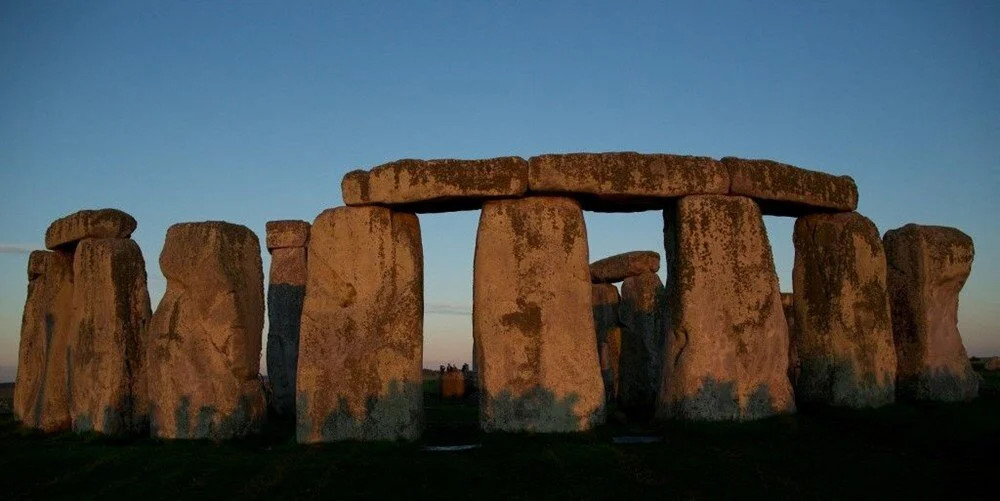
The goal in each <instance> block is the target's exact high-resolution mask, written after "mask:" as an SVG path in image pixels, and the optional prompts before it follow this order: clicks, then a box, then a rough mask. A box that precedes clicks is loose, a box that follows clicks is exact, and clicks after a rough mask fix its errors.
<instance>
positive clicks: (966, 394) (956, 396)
mask: <svg viewBox="0 0 1000 501" xmlns="http://www.w3.org/2000/svg"><path fill="white" fill-rule="evenodd" d="M979 378H980V376H979V375H978V374H976V372H975V371H974V370H973V369H972V368H971V367H970V368H969V369H968V370H967V371H966V373H965V374H956V373H954V372H953V371H951V370H949V369H947V368H943V367H939V368H935V369H928V370H924V371H923V372H921V373H920V374H919V375H918V376H916V377H909V378H900V379H899V380H897V381H896V388H897V392H898V394H899V397H900V398H901V399H908V400H933V401H938V402H967V401H970V400H973V399H975V398H976V397H977V396H978V395H979Z"/></svg>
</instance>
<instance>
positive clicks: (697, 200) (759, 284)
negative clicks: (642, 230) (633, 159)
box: [657, 195, 795, 420]
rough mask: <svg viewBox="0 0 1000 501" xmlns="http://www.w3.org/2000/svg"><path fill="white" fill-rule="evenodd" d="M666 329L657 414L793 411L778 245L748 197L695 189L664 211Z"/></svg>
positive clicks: (745, 415) (740, 416) (741, 416)
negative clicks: (774, 252) (774, 247)
mask: <svg viewBox="0 0 1000 501" xmlns="http://www.w3.org/2000/svg"><path fill="white" fill-rule="evenodd" d="M664 244H665V250H666V258H667V259H666V261H667V286H666V298H667V300H666V302H667V313H666V322H667V329H666V332H667V338H666V341H665V348H664V359H663V373H662V383H661V385H660V394H659V398H658V400H657V417H659V418H661V419H662V418H684V419H695V420H726V419H733V420H747V419H756V418H762V417H766V416H770V415H773V414H778V413H785V412H792V411H793V410H794V409H795V403H794V399H793V396H792V390H791V386H790V385H789V383H788V376H787V374H786V370H787V367H788V325H787V324H786V323H785V319H784V316H783V314H782V311H781V297H780V293H779V292H778V277H777V276H776V275H775V271H774V260H773V259H772V256H771V246H770V243H769V242H768V239H767V233H766V232H765V229H764V221H763V218H762V217H761V213H760V210H759V208H758V207H757V205H756V204H755V203H754V202H753V201H752V200H750V199H749V198H744V197H735V196H720V195H696V196H689V197H683V198H680V199H677V200H676V201H674V202H672V205H671V206H669V207H668V208H667V209H666V210H664Z"/></svg>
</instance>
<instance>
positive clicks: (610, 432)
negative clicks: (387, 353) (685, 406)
mask: <svg viewBox="0 0 1000 501" xmlns="http://www.w3.org/2000/svg"><path fill="white" fill-rule="evenodd" d="M996 383H997V384H998V386H997V387H1000V381H996ZM988 384H990V385H992V384H994V381H993V380H990V381H988ZM428 390H430V391H429V392H428V394H427V397H426V403H425V406H426V414H427V431H426V433H425V434H424V439H423V441H422V442H421V443H338V444H327V445H321V446H301V445H298V444H296V443H295V442H294V439H293V437H291V435H290V433H289V431H288V430H287V429H283V428H282V427H281V426H279V424H278V423H275V424H274V425H272V426H271V427H270V428H269V429H268V432H267V433H266V434H265V435H263V436H260V437H254V438H250V439H247V440H242V441H232V442H223V443H212V442H200V441H196V442H185V441H180V442H162V441H157V440H152V439H134V440H117V441H116V440H110V439H106V438H100V437H96V436H87V437H79V436H74V435H71V434H62V435H55V436H43V435H39V434H35V433H31V432H27V431H25V430H24V429H22V428H19V427H18V426H17V425H16V424H15V423H14V422H13V421H12V420H11V419H10V416H9V415H6V416H3V417H0V498H4V499H17V498H43V497H44V498H48V497H67V498H70V497H71V498H108V497H125V496H138V497H141V498H143V499H160V498H173V499H178V498H182V497H188V496H196V497H207V496H212V497H227V498H228V497H238V498H275V497H282V498H311V497H325V498H332V497H338V498H339V497H375V496H379V497H382V496H393V497H398V496H401V495H406V496H411V497H435V498H457V499H464V498H470V497H480V498H510V497H518V498H595V499H601V498H626V499H627V498H629V497H667V496H670V497H675V496H681V497H686V498H688V497H694V498H702V497H713V498H714V497H736V496H740V497H746V496H751V497H765V496H766V497H780V498H800V497H808V498H817V497H818V498H842V497H874V496H879V495H882V496H891V497H894V498H895V497H902V496H914V497H918V498H927V497H946V496H947V497H957V496H962V497H973V498H987V497H991V496H990V495H991V494H995V487H994V485H995V481H996V480H995V475H996V472H997V466H996V465H997V463H998V461H997V450H1000V449H998V447H1000V419H998V417H1000V396H998V395H997V394H996V393H995V392H994V393H990V391H987V392H985V393H990V394H989V395H988V396H985V397H982V398H980V399H978V400H976V401H974V402H972V403H967V404H939V405H929V404H921V405H917V404H896V405H892V406H889V407H886V408H882V409H878V410H869V411H847V410H836V409H805V410H803V412H801V413H799V414H798V415H794V416H783V417H779V418H774V419H769V420H764V421H759V422H755V423H746V424H737V423H723V424H704V423H703V424H691V423H687V424H685V423H672V424H669V425H664V426H655V427H654V426H643V425H638V424H634V425H628V424H621V423H613V424H608V425H606V426H603V427H601V428H599V429H597V430H595V431H593V432H590V433H584V434H578V435H535V436H532V435H494V434H489V435H487V434H482V433H480V432H479V431H478V429H477V426H476V420H477V412H478V411H477V408H476V406H475V400H474V399H471V398H470V399H467V400H464V401H442V400H441V399H439V398H438V397H437V396H436V394H434V392H433V387H429V388H428ZM629 433H651V434H657V435H660V436H662V437H664V441H663V442H662V443H658V444H647V445H614V444H612V443H611V438H612V437H613V436H616V435H621V434H629ZM470 442H471V443H481V444H482V447H481V448H479V449H475V450H472V451H465V452H451V453H443V452H427V451H424V450H422V449H421V447H422V445H424V444H458V443H470Z"/></svg>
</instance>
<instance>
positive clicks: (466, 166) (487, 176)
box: [340, 157, 528, 212]
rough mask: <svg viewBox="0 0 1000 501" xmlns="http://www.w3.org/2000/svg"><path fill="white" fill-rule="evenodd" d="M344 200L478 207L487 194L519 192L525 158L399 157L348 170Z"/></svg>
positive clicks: (421, 208)
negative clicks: (374, 165) (363, 168)
mask: <svg viewBox="0 0 1000 501" xmlns="http://www.w3.org/2000/svg"><path fill="white" fill-rule="evenodd" d="M340 186H341V191H342V192H343V197H344V203H345V204H346V205H349V206H356V205H373V204H374V205H386V206H390V207H395V208H398V209H405V210H409V211H413V212H444V211H450V210H467V209H479V208H480V207H481V206H482V204H483V202H484V201H486V200H491V199H496V198H511V197H520V196H521V195H524V193H525V191H527V189H528V163H527V162H526V161H525V160H524V159H523V158H520V157H500V158H489V159H484V160H454V159H442V160H412V159H407V160H398V161H396V162H391V163H387V164H384V165H380V166H378V167H375V168H374V169H372V170H371V171H370V172H366V171H363V170H356V171H352V172H348V173H347V175H345V176H344V179H343V181H342V182H341V183H340Z"/></svg>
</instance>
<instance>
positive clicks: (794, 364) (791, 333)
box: [781, 292, 802, 389]
mask: <svg viewBox="0 0 1000 501" xmlns="http://www.w3.org/2000/svg"><path fill="white" fill-rule="evenodd" d="M781 308H782V309H783V310H784V311H785V321H786V322H788V381H789V382H790V383H792V389H795V387H796V386H797V385H798V381H799V373H800V372H801V370H802V367H801V365H800V364H799V353H798V351H797V350H796V348H795V344H796V343H797V341H796V339H797V338H798V335H797V334H796V333H795V294H793V293H791V292H782V293H781Z"/></svg>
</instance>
